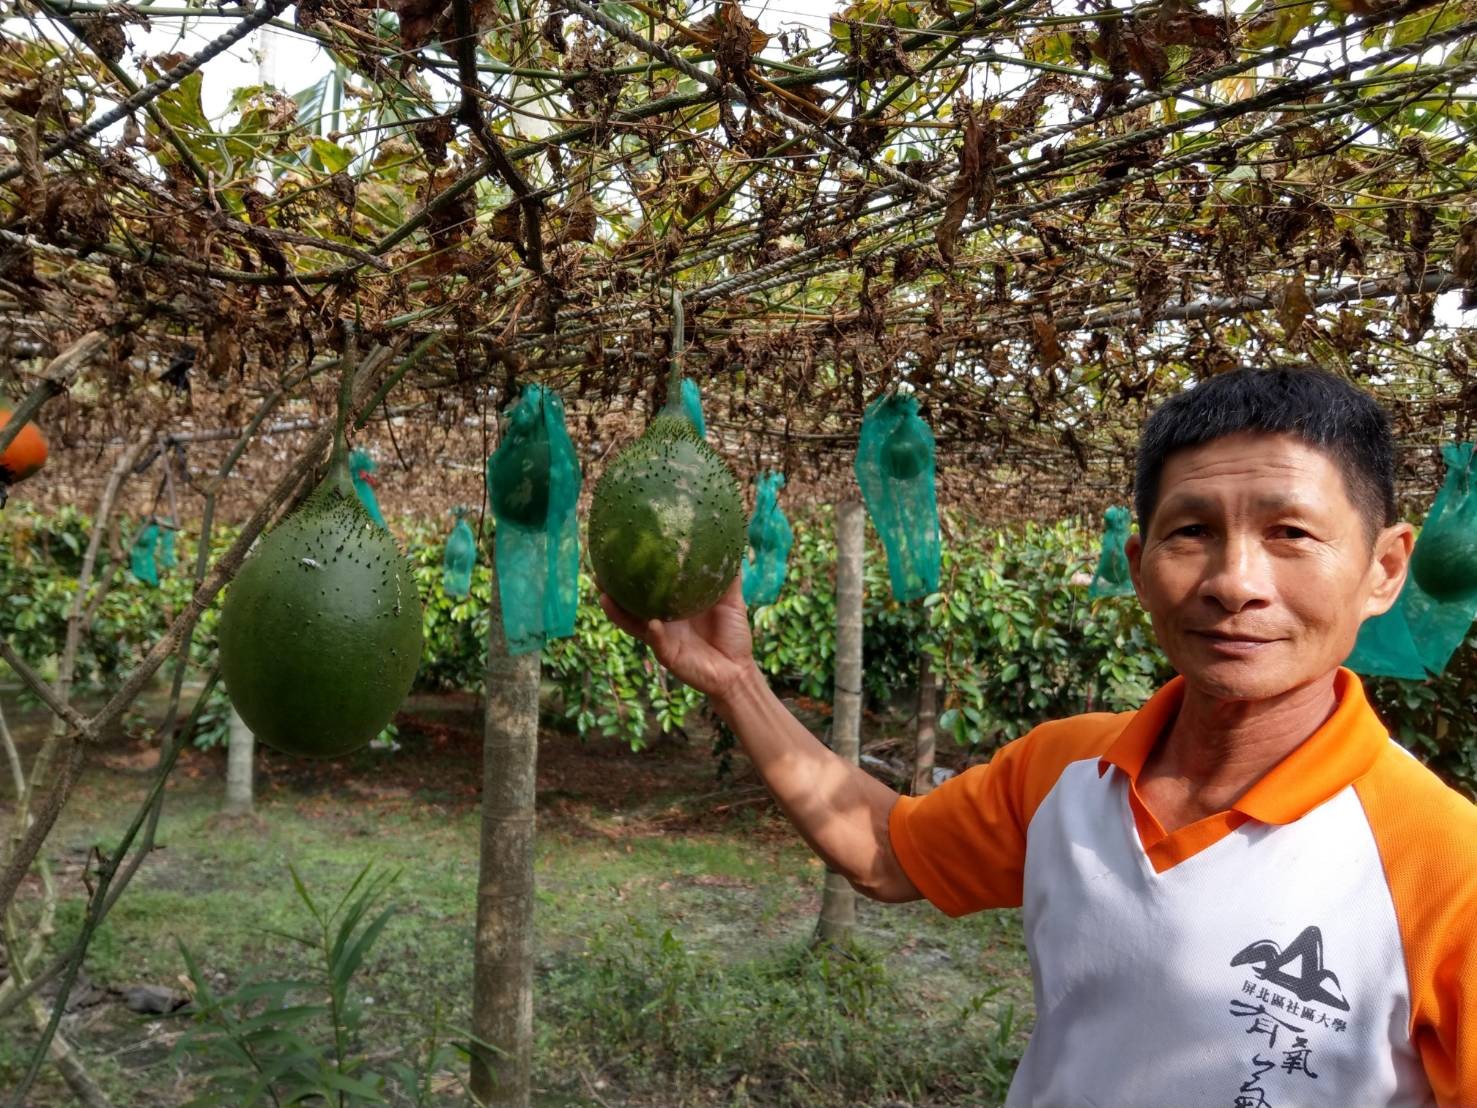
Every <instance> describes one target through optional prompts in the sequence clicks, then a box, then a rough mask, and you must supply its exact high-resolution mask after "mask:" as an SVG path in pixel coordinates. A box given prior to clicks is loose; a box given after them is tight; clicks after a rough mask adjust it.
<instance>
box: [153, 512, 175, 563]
mask: <svg viewBox="0 0 1477 1108" xmlns="http://www.w3.org/2000/svg"><path fill="white" fill-rule="evenodd" d="M177 529H178V527H177V525H176V524H175V522H174V520H172V519H166V520H164V521H163V522H162V523H161V524H160V526H159V557H158V562H159V566H160V568H161V569H173V568H174V567H175V566H177V565H179V555H178V554H176V553H175V550H174V533H175V531H176V530H177Z"/></svg>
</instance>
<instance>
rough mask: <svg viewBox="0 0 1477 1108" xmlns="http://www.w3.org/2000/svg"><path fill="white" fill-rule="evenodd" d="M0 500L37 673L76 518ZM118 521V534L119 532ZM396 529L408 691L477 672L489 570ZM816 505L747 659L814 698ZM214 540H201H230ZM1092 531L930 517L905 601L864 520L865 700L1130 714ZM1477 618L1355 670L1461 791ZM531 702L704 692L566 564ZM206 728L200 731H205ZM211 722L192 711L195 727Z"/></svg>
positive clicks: (128, 581) (820, 600)
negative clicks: (919, 576)
mask: <svg viewBox="0 0 1477 1108" xmlns="http://www.w3.org/2000/svg"><path fill="white" fill-rule="evenodd" d="M13 509H14V510H13V511H11V512H8V513H7V528H6V531H5V533H4V536H3V538H0V582H3V583H4V595H3V597H0V634H3V635H4V636H5V637H6V638H8V639H10V640H11V641H12V642H13V643H15V644H16V646H17V648H18V649H19V650H20V651H21V653H22V654H23V655H24V656H26V657H27V658H29V659H31V660H32V662H33V664H35V665H37V666H38V667H39V668H40V669H41V671H42V672H43V674H50V673H54V671H55V659H56V656H57V655H58V654H59V653H60V651H61V646H62V640H63V635H64V632H65V624H66V609H67V604H68V602H69V600H70V597H71V594H72V591H73V590H74V588H75V586H76V574H77V572H78V570H79V569H80V566H81V561H82V551H83V550H84V548H85V545H86V541H87V530H88V521H87V519H86V517H85V516H83V515H82V514H81V513H78V512H76V511H75V510H73V509H70V508H67V509H63V510H61V511H59V512H57V513H55V514H54V515H52V516H49V517H44V518H43V517H39V516H36V515H32V514H27V513H26V512H25V510H24V508H23V506H19V505H16V506H13ZM132 527H133V525H132V524H130V523H125V524H124V526H123V528H122V535H123V537H124V539H125V543H124V546H125V548H126V540H127V539H128V538H129V537H131V535H132ZM398 533H399V535H400V538H401V540H402V543H403V544H404V545H406V546H407V548H408V550H409V552H410V557H411V560H412V563H413V565H414V572H415V576H416V580H417V582H418V584H419V586H420V593H421V598H422V601H423V603H424V613H425V639H426V650H425V655H424V657H423V659H422V663H421V669H420V672H419V674H418V675H417V678H416V682H417V687H418V688H422V689H476V688H478V687H479V686H480V684H481V681H482V673H483V669H484V666H485V660H486V641H487V607H488V602H489V599H490V596H491V588H492V579H491V574H490V571H489V569H488V565H487V557H486V551H487V550H488V549H489V548H490V546H491V543H490V542H489V541H486V537H484V542H483V543H482V548H483V552H482V554H481V555H480V556H479V564H478V565H477V567H476V569H475V570H474V572H473V577H472V588H471V592H470V593H469V595H468V596H467V598H466V599H464V600H456V599H453V598H451V597H448V596H447V595H446V593H445V592H444V591H443V589H442V587H441V553H442V544H443V542H444V540H445V535H444V534H443V533H441V532H440V531H437V530H436V529H434V528H431V527H428V526H424V525H417V526H412V527H410V528H409V529H402V530H400V531H399V532H398ZM832 535H833V532H832V527H831V520H830V517H829V513H826V512H824V511H821V512H814V513H810V514H808V515H803V516H800V517H799V518H797V519H796V520H795V545H794V548H793V550H792V551H791V555H790V576H789V579H788V580H787V582H786V584H785V589H784V592H783V593H782V594H781V596H780V599H779V600H778V601H777V602H776V603H774V604H772V605H768V606H766V607H763V608H759V609H756V610H755V611H754V612H753V613H752V619H753V625H754V650H755V656H756V658H757V659H758V661H759V664H760V666H761V667H762V668H763V670H764V671H765V672H766V673H767V674H768V675H769V676H770V678H771V679H772V680H773V681H774V683H775V684H776V686H777V687H779V688H780V689H782V690H783V691H785V692H786V693H789V694H792V695H797V696H803V697H809V698H813V699H815V700H818V701H829V700H830V697H831V671H832V660H833V657H834V654H835V625H836V619H835V568H834V562H835V544H834V540H833V537H832ZM231 538H232V534H231V533H230V531H229V530H226V529H221V531H220V533H219V534H218V535H217V538H216V545H217V548H218V549H217V551H216V552H217V553H218V552H219V550H220V549H223V548H224V547H225V546H226V545H227V544H229V542H230V541H231ZM1097 548H1098V535H1097V532H1096V530H1095V529H1093V528H1086V527H1082V526H1079V525H1077V524H1074V523H1071V522H1062V523H1058V524H1055V525H1052V526H1040V525H1036V524H1026V525H1022V526H1019V527H1014V528H1010V529H1005V530H985V529H982V528H979V527H977V526H974V525H972V524H971V523H970V522H969V521H968V520H966V519H963V518H960V517H957V516H956V517H951V518H949V519H947V520H946V521H945V544H944V561H943V575H942V585H941V589H940V591H939V592H937V593H935V594H933V595H932V596H929V597H928V598H927V599H926V600H924V601H923V602H921V603H918V604H910V605H900V604H898V603H896V602H895V601H894V600H893V599H892V597H891V592H890V589H889V586H888V581H887V569H886V565H885V562H884V560H883V555H882V551H881V548H880V546H878V545H877V543H876V541H875V536H870V537H869V548H868V555H867V562H866V568H865V572H864V584H865V610H864V615H863V649H864V652H865V658H866V664H865V682H864V683H865V692H866V697H867V702H868V706H869V707H871V708H874V709H885V708H898V709H901V710H902V711H904V712H907V711H911V707H912V698H913V695H914V690H915V689H916V686H917V675H918V664H919V655H920V652H926V653H927V654H928V656H929V657H930V659H931V660H932V664H933V667H934V670H935V672H936V673H937V674H938V675H939V679H940V683H941V689H942V698H943V699H942V709H943V711H942V714H941V716H940V720H939V722H940V727H941V729H942V730H943V732H944V733H945V734H946V735H948V736H950V737H952V738H953V739H954V741H955V742H957V743H958V744H960V745H961V746H964V747H969V748H977V749H981V750H990V749H994V748H995V747H997V746H999V745H1001V744H1003V743H1005V742H1008V741H1009V740H1011V739H1013V738H1016V737H1017V736H1019V735H1021V734H1024V733H1025V732H1026V731H1027V730H1029V729H1030V728H1031V727H1033V726H1035V725H1036V724H1037V723H1039V722H1041V721H1043V720H1047V719H1053V718H1057V717H1060V716H1065V715H1070V714H1073V713H1077V712H1084V711H1114V712H1117V711H1128V710H1131V709H1133V708H1135V707H1136V706H1138V705H1139V704H1140V703H1142V702H1143V700H1144V699H1145V698H1146V697H1147V696H1148V695H1149V694H1150V693H1151V692H1152V691H1153V690H1154V689H1155V688H1156V687H1157V686H1158V685H1159V684H1161V683H1162V682H1163V681H1165V680H1167V679H1168V678H1169V676H1170V675H1171V671H1170V669H1169V667H1168V664H1167V662H1166V661H1165V659H1164V656H1163V655H1162V654H1161V653H1160V651H1159V650H1158V648H1157V646H1155V645H1154V639H1153V634H1152V631H1151V629H1150V627H1149V621H1148V618H1147V616H1146V615H1145V614H1144V612H1143V610H1142V609H1141V608H1140V607H1139V606H1138V604H1137V602H1136V601H1135V600H1134V599H1133V598H1132V597H1126V598H1112V597H1109V598H1103V599H1100V600H1089V599H1088V597H1087V590H1086V588H1085V587H1084V586H1082V585H1080V584H1073V583H1072V579H1073V577H1074V576H1076V575H1080V574H1090V573H1091V570H1092V566H1093V565H1094V564H1095V561H1096V558H1097V554H1098V549H1097ZM178 549H179V556H180V562H179V568H178V569H176V570H174V571H172V572H169V573H167V574H163V575H161V578H160V586H159V588H158V589H151V588H148V587H146V586H144V585H142V584H140V583H139V582H138V581H136V580H134V579H133V578H132V577H131V576H130V575H129V574H128V572H127V567H126V561H125V562H124V563H121V564H120V563H117V562H115V561H114V560H113V559H111V558H110V557H107V556H106V555H105V556H104V557H103V558H102V559H101V563H102V564H101V568H100V570H99V572H100V573H102V574H108V573H114V572H116V573H118V574H119V575H120V576H121V580H116V579H115V582H114V586H113V588H112V589H111V590H110V591H109V593H108V595H107V596H105V597H104V598H103V600H102V602H101V604H100V605H99V607H98V611H97V616H96V619H95V620H94V623H93V628H92V634H91V635H88V636H86V637H85V640H84V645H83V649H82V651H81V653H80V656H79V658H78V665H77V684H78V686H79V687H81V688H84V689H85V688H88V687H93V688H101V687H107V686H109V685H111V684H113V683H115V682H116V681H117V680H118V678H119V677H120V676H121V674H122V673H123V672H125V671H126V670H127V669H128V667H129V666H130V665H131V664H132V663H133V661H135V660H136V659H137V658H138V657H139V656H140V655H141V654H142V652H143V651H144V650H145V649H147V647H148V646H149V644H151V643H152V642H153V640H154V639H155V638H156V637H157V636H158V635H160V634H161V633H162V632H163V630H164V628H165V627H166V626H167V624H168V622H169V620H170V619H171V618H172V617H173V615H174V613H176V612H177V611H179V610H180V608H181V606H182V605H183V604H184V603H185V602H186V601H187V599H188V597H189V592H190V585H189V578H188V576H187V575H186V572H185V570H186V567H188V566H192V565H193V564H194V558H195V550H196V547H195V542H194V538H193V536H191V535H189V534H188V533H185V534H183V535H181V536H180V539H179V544H178ZM217 612H218V606H217V607H213V608H211V609H210V610H208V611H207V612H206V613H205V615H204V616H203V617H202V619H201V623H200V628H199V630H198V632H197V634H196V639H195V646H194V649H193V652H192V661H193V663H194V664H195V665H197V666H204V665H207V664H208V663H209V661H210V659H211V658H212V657H213V656H214V653H215V621H216V616H217ZM1473 648H1477V635H1473V636H1471V637H1469V638H1468V641H1467V644H1466V649H1463V650H1460V651H1458V652H1457V655H1456V657H1455V658H1454V659H1453V661H1452V664H1451V666H1450V668H1449V669H1448V670H1447V672H1446V673H1445V674H1443V675H1442V676H1441V677H1440V678H1439V679H1435V680H1431V681H1425V682H1408V681H1395V680H1389V679H1379V678H1374V679H1366V681H1365V684H1366V687H1367V688H1368V690H1369V692H1370V695H1371V698H1372V699H1373V701H1374V703H1375V704H1376V706H1377V707H1378V709H1379V710H1380V713H1381V715H1382V716H1383V718H1384V719H1385V721H1386V723H1387V724H1388V725H1389V727H1390V729H1391V733H1392V734H1393V735H1394V736H1395V737H1396V738H1397V739H1398V740H1399V741H1400V742H1401V743H1403V744H1404V745H1405V746H1406V747H1408V748H1409V749H1410V750H1412V751H1413V752H1414V753H1416V754H1417V755H1419V756H1420V757H1421V758H1423V759H1424V760H1425V761H1426V762H1427V763H1428V764H1430V765H1432V766H1433V767H1434V768H1435V769H1437V770H1438V772H1441V773H1442V774H1443V775H1445V776H1446V777H1447V778H1448V779H1449V780H1452V781H1453V782H1455V783H1458V784H1459V785H1461V786H1462V787H1464V788H1466V789H1467V790H1468V791H1469V792H1472V793H1474V794H1477V726H1474V724H1477V661H1474V658H1477V654H1474V649H1473ZM544 678H545V682H546V690H545V691H546V693H547V694H548V696H547V707H548V708H549V710H550V711H552V712H553V713H554V715H555V716H556V717H557V718H558V719H560V720H562V721H563V722H564V723H565V724H566V725H567V726H569V727H570V728H572V729H573V730H575V731H577V732H578V733H579V734H581V735H582V736H592V735H602V736H607V737H613V738H618V739H621V740H623V741H625V742H628V743H629V744H630V745H631V746H632V747H633V748H635V749H639V748H641V747H642V746H644V745H645V744H647V743H648V742H650V741H651V740H652V739H653V738H654V737H655V736H656V735H658V734H661V733H670V732H673V731H679V730H681V729H682V728H684V727H685V726H686V724H687V723H688V721H689V720H690V719H691V717H692V715H693V713H694V712H696V711H698V710H699V709H700V707H701V704H702V698H701V697H700V696H698V695H697V694H696V693H694V692H693V691H692V690H691V689H688V688H686V687H685V686H683V685H681V684H679V683H676V682H674V681H671V680H669V679H668V678H667V677H666V675H665V674H664V673H663V671H662V670H661V668H660V667H659V666H657V665H656V663H655V662H654V660H653V659H652V658H651V656H650V653H649V652H648V651H647V649H646V648H645V647H644V646H643V645H641V644H639V643H637V642H635V641H634V640H632V639H630V638H629V637H627V636H626V635H624V634H623V633H621V632H620V631H618V630H616V628H615V627H613V626H612V625H611V624H610V622H609V621H608V620H607V619H606V618H605V616H604V613H603V612H601V610H600V607H599V605H598V604H597V603H596V593H595V587H594V584H593V582H592V580H591V579H590V578H589V577H588V576H587V575H584V574H582V575H581V579H580V609H579V615H578V619H577V621H576V626H575V634H574V636H573V637H571V638H568V639H561V640H556V641H555V642H552V643H550V644H549V645H548V647H547V648H546V649H545V652H544ZM212 729H213V730H212ZM218 730H219V720H218V719H215V718H213V717H208V718H207V732H208V733H207V735H206V736H204V738H205V739H206V741H209V740H210V738H212V737H213V736H214V734H215V733H216V731H218Z"/></svg>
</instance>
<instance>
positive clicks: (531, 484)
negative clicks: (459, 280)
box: [487, 385, 581, 654]
mask: <svg viewBox="0 0 1477 1108" xmlns="http://www.w3.org/2000/svg"><path fill="white" fill-rule="evenodd" d="M580 480H581V476H580V467H579V461H578V459H577V458H576V457H575V453H574V444H573V443H571V442H570V441H569V432H568V431H567V430H565V427H564V402H563V401H562V400H560V399H559V397H558V395H557V394H555V393H553V392H550V391H549V390H548V389H545V388H543V387H542V386H540V385H528V386H527V387H525V388H524V390H523V395H522V396H521V397H519V399H518V402H517V403H516V404H514V405H513V406H512V407H511V408H509V409H508V411H507V412H505V413H504V415H503V435H502V441H501V442H500V443H499V444H498V448H497V450H496V451H494V452H493V454H492V456H491V457H490V458H488V459H487V492H488V496H489V498H490V500H491V502H492V513H493V517H494V518H495V519H496V520H497V530H496V533H495V539H494V549H493V554H494V557H495V559H496V562H497V584H498V597H499V599H500V600H501V601H502V611H503V632H504V634H505V636H506V638H507V642H508V652H509V653H510V654H527V653H531V652H533V651H535V650H539V649H541V648H542V647H543V645H544V643H545V642H546V641H548V640H549V639H557V638H563V637H564V636H566V635H572V634H573V633H574V617H575V610H576V608H577V607H578V604H579V561H580V551H579V532H578V529H577V528H576V525H575V505H576V503H577V502H578V501H579V495H580Z"/></svg>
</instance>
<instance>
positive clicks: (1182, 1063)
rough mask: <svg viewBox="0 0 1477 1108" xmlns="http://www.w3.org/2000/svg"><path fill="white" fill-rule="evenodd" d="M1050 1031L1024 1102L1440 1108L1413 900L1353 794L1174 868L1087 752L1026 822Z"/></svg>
mask: <svg viewBox="0 0 1477 1108" xmlns="http://www.w3.org/2000/svg"><path fill="white" fill-rule="evenodd" d="M1024 914H1025V929H1026V945H1027V949H1028V951H1029V952H1030V956H1031V965H1032V972H1033V977H1034V984H1035V993H1036V1013H1037V1014H1036V1027H1035V1030H1034V1032H1033V1033H1032V1036H1031V1041H1030V1044H1029V1046H1028V1047H1027V1050H1026V1053H1025V1056H1024V1058H1023V1059H1022V1061H1021V1064H1020V1068H1019V1069H1018V1071H1017V1073H1016V1077H1015V1080H1014V1082H1013V1083H1012V1085H1011V1089H1010V1095H1009V1099H1008V1100H1007V1102H1006V1103H1007V1105H1008V1106H1009V1108H1023V1106H1026V1105H1051V1106H1056V1105H1099V1106H1103V1108H1119V1106H1122V1108H1153V1106H1155V1105H1164V1106H1166V1108H1196V1106H1199V1105H1207V1106H1210V1105H1216V1106H1225V1108H1268V1106H1270V1108H1290V1106H1300V1105H1327V1106H1330V1108H1334V1106H1337V1108H1362V1106H1375V1105H1406V1104H1425V1103H1430V1102H1431V1100H1432V1096H1431V1092H1430V1089H1429V1086H1428V1085H1427V1083H1426V1079H1425V1076H1424V1073H1423V1071H1422V1069H1421V1066H1420V1063H1419V1060H1418V1058H1417V1056H1416V1053H1415V1051H1414V1048H1413V1047H1412V1045H1411V1043H1410V1038H1409V1026H1410V990H1409V984H1408V981H1407V979H1406V971H1405V960H1404V957H1403V952H1402V947H1401V941H1400V933H1399V928H1398V925H1397V922H1396V918H1395V908H1394V903H1393V901H1392V900H1391V897H1390V892H1389V888H1388V886H1387V885H1386V882H1385V876H1384V871H1383V869H1382V867H1381V864H1380V858H1379V853H1378V851H1377V849H1376V846H1375V842H1374V837H1373V835H1372V834H1371V833H1370V829H1369V824H1368V821H1367V819H1366V817H1365V814H1364V810H1363V808H1362V807H1361V805H1360V803H1359V800H1358V797H1357V796H1356V794H1355V792H1354V790H1353V788H1352V787H1350V788H1346V789H1344V790H1343V791H1342V792H1340V793H1339V794H1337V795H1336V796H1335V797H1334V798H1333V799H1331V800H1329V801H1328V802H1326V803H1325V804H1323V805H1321V806H1320V807H1318V808H1317V809H1315V810H1313V811H1312V812H1310V813H1308V814H1307V815H1306V816H1304V817H1303V818H1302V819H1300V820H1297V821H1296V822H1294V823H1291V824H1287V825H1282V826H1278V825H1269V824H1261V823H1257V822H1255V821H1249V822H1247V823H1246V824H1243V825H1242V826H1241V827H1240V828H1238V829H1236V830H1235V831H1232V832H1231V833H1230V834H1229V835H1227V836H1225V837H1224V838H1222V839H1221V840H1220V841H1219V842H1216V843H1214V844H1213V845H1211V846H1209V847H1207V848H1205V849H1203V850H1201V851H1200V852H1198V853H1197V854H1195V855H1194V856H1193V857H1191V858H1188V859H1185V860H1184V861H1182V862H1180V863H1179V864H1177V865H1175V866H1172V867H1171V868H1169V869H1168V870H1166V871H1164V872H1163V873H1155V872H1154V869H1153V866H1152V865H1151V864H1150V862H1149V859H1148V857H1147V856H1146V855H1145V853H1144V850H1143V846H1142V844H1141V843H1140V840H1139V837H1138V832H1137V829H1136V828H1135V826H1134V820H1133V813H1132V810H1131V809H1130V807H1129V802H1128V779H1127V777H1126V776H1125V775H1124V774H1123V773H1122V772H1121V771H1120V770H1118V769H1116V768H1110V769H1109V770H1108V772H1107V773H1106V774H1105V775H1102V776H1099V773H1098V765H1097V760H1096V759H1091V760H1084V761H1081V762H1074V763H1072V764H1071V765H1069V766H1068V767H1067V768H1066V770H1065V771H1064V772H1063V773H1062V776H1061V778H1060V779H1059V780H1058V781H1057V783H1056V785H1055V786H1054V787H1053V788H1052V790H1051V792H1050V793H1049V794H1048V795H1047V797H1046V798H1045V800H1044V801H1043V802H1042V804H1041V806H1040V807H1039V808H1038V809H1037V811H1036V814H1035V816H1034V817H1033V818H1032V821H1031V824H1030V827H1029V828H1028V831H1027V846H1026V867H1025V898H1024Z"/></svg>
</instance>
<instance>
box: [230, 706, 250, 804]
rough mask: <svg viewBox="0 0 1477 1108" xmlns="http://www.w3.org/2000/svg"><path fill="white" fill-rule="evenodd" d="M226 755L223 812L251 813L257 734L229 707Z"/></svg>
mask: <svg viewBox="0 0 1477 1108" xmlns="http://www.w3.org/2000/svg"><path fill="white" fill-rule="evenodd" d="M227 743H228V744H229V745H228V746H227V752H228V753H227V759H226V809H225V811H226V814H227V815H229V816H245V815H250V814H251V811H252V808H253V807H254V804H255V799H254V789H253V787H252V786H253V773H254V770H255V763H254V760H253V757H252V756H253V755H254V754H255V752H256V736H255V735H253V734H252V733H251V728H250V727H247V726H246V721H245V720H243V719H242V718H241V717H240V716H238V715H237V714H236V709H235V708H234V707H232V708H231V723H230V734H229V738H228V739H227Z"/></svg>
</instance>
